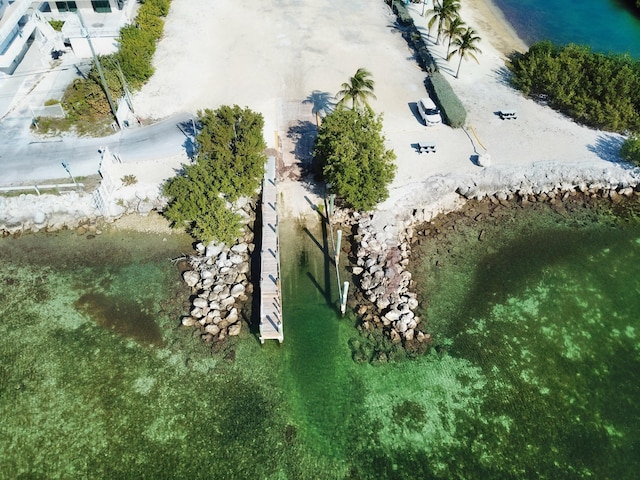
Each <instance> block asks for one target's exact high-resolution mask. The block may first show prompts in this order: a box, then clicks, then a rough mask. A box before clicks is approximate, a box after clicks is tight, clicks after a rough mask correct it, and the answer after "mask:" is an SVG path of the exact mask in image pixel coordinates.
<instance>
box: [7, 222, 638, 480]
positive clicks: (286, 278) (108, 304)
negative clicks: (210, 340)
mask: <svg viewBox="0 0 640 480" xmlns="http://www.w3.org/2000/svg"><path fill="white" fill-rule="evenodd" d="M494 223H495V224H490V223H487V224H483V225H477V224H474V225H470V226H469V227H468V228H467V227H464V226H462V224H461V225H460V227H458V228H457V229H456V230H457V232H456V235H455V236H447V237H444V238H442V239H441V240H439V241H438V242H432V241H428V242H426V243H425V244H423V246H422V247H421V251H420V252H418V251H417V250H416V251H415V252H416V254H418V253H419V254H420V258H421V259H422V260H421V261H420V267H419V268H418V267H416V272H415V277H416V278H420V279H421V284H422V285H423V286H424V287H425V290H426V292H428V295H427V296H426V298H425V300H426V301H425V305H426V308H425V311H424V312H423V315H424V316H425V317H426V318H427V321H428V323H429V325H430V327H431V328H432V329H433V331H434V332H435V333H436V334H437V342H436V343H437V344H438V349H437V351H436V349H435V348H434V349H433V350H432V351H431V352H430V353H429V354H427V355H425V356H424V357H421V358H419V359H417V360H405V361H398V362H395V363H387V364H380V363H375V364H368V363H364V364H362V363H356V362H354V361H353V360H351V357H352V352H351V349H350V345H353V343H354V341H356V342H362V341H364V340H363V339H361V338H360V337H359V336H358V334H357V333H356V331H355V329H354V328H353V319H352V318H349V317H348V318H345V319H341V318H340V317H339V315H337V314H336V308H335V303H336V300H337V291H336V282H335V277H334V275H335V270H334V269H333V267H332V266H331V265H329V264H328V263H327V262H326V261H325V258H324V256H323V251H322V250H323V248H324V247H325V241H324V240H323V232H322V231H321V229H320V228H319V227H318V226H314V225H313V222H312V224H311V225H309V226H308V229H307V230H305V229H304V228H303V226H301V225H299V224H293V223H289V224H286V223H285V224H284V225H283V226H282V232H283V236H282V247H283V295H284V322H285V323H284V328H285V342H284V344H283V345H279V344H277V342H268V343H267V344H265V345H263V346H261V345H260V344H259V342H258V341H257V340H256V339H255V337H253V336H251V335H249V334H247V333H246V332H245V334H244V336H242V338H240V339H238V340H237V341H235V342H234V343H231V344H229V345H227V346H226V347H225V348H224V349H223V351H221V352H219V353H218V354H216V355H215V356H212V355H211V353H210V350H209V349H208V348H207V347H205V346H204V345H202V344H201V342H200V341H199V339H197V338H192V335H191V333H190V331H189V329H182V328H178V327H177V325H178V319H179V315H180V314H181V313H183V307H182V301H183V300H184V299H185V298H186V297H187V295H188V292H186V291H185V290H184V289H183V285H182V283H181V281H180V279H179V273H178V271H177V269H176V267H175V266H174V265H172V264H171V262H169V261H168V259H169V258H171V257H175V256H178V255H179V254H180V253H181V252H185V251H186V250H187V249H188V248H189V240H188V239H186V238H183V237H177V236H170V237H167V238H166V241H163V239H162V237H155V236H149V235H145V236H142V235H133V234H127V235H123V234H118V235H116V234H104V235H101V236H98V237H96V238H95V239H93V240H87V239H86V238H84V237H77V236H75V235H73V234H64V235H63V234H60V235H57V236H53V237H45V236H27V237H23V238H20V239H2V240H1V241H0V260H2V261H1V262H0V300H1V302H0V478H20V477H21V476H22V477H24V478H27V477H28V478H38V477H40V478H51V477H56V478H289V479H298V478H309V479H317V478H327V479H333V478H363V479H364V478H443V479H444V478H447V479H449V478H492V479H493V478H589V477H590V476H591V478H635V474H636V472H637V471H638V467H639V466H640V465H638V463H640V461H639V460H638V459H639V458H640V452H639V451H638V450H639V449H640V438H638V437H639V435H640V433H639V432H640V407H638V406H637V405H638V403H639V402H638V401H639V400H640V390H639V387H638V385H640V378H638V377H639V376H640V368H639V367H640V365H638V363H639V362H640V338H639V335H640V325H639V323H638V318H637V314H636V312H638V311H639V310H640V303H639V302H640V300H639V299H640V295H639V294H640V267H639V265H640V263H639V262H638V256H639V255H640V225H639V222H638V221H637V220H633V219H632V220H627V221H625V222H618V221H617V220H615V219H614V218H613V217H611V216H610V215H608V214H607V213H606V212H605V211H602V212H600V214H599V215H595V214H593V213H580V214H571V215H569V214H567V213H566V212H564V213H562V214H558V213H556V212H554V211H551V210H545V211H531V212H527V211H520V212H518V215H511V214H509V215H505V216H504V217H502V218H501V219H500V221H498V222H494ZM478 228H483V229H484V230H485V236H484V237H483V238H484V240H483V241H482V242H479V241H478V234H477V229H478ZM436 261H437V263H436Z"/></svg>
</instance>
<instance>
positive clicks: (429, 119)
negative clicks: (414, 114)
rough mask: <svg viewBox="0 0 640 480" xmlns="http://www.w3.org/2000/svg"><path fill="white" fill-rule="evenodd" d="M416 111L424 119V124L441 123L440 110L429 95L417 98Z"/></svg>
mask: <svg viewBox="0 0 640 480" xmlns="http://www.w3.org/2000/svg"><path fill="white" fill-rule="evenodd" d="M418 112H419V113H420V116H421V117H422V120H424V123H425V125H427V126H428V125H435V124H437V123H442V117H441V116H440V110H438V107H436V104H435V103H433V100H431V99H430V98H429V97H425V98H421V99H420V100H418Z"/></svg>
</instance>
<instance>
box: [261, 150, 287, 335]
mask: <svg viewBox="0 0 640 480" xmlns="http://www.w3.org/2000/svg"><path fill="white" fill-rule="evenodd" d="M277 199H278V194H277V191H276V158H275V157H269V159H268V160H267V165H266V169H265V173H264V180H263V181H262V250H261V251H260V343H264V341H265V340H278V341H279V342H280V343H282V341H283V340H284V332H283V329H282V327H283V325H282V293H281V289H280V248H279V242H278V208H277Z"/></svg>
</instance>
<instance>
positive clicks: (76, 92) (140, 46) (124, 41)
mask: <svg viewBox="0 0 640 480" xmlns="http://www.w3.org/2000/svg"><path fill="white" fill-rule="evenodd" d="M141 3H142V5H141V6H140V9H139V10H138V15H137V17H136V19H135V22H134V24H133V25H127V26H125V27H123V28H122V29H121V30H120V37H119V39H118V41H119V43H120V48H119V50H118V52H116V53H114V54H112V55H106V56H101V57H100V64H101V65H102V69H103V72H104V75H105V78H106V81H107V85H108V88H109V91H110V93H111V96H112V97H113V98H114V101H115V100H116V99H118V98H119V97H120V96H121V95H122V93H123V91H124V85H122V80H121V79H120V74H119V72H118V65H120V68H121V69H122V73H123V75H124V78H125V80H126V82H127V84H128V86H129V87H130V88H132V89H137V88H140V87H141V86H142V85H144V83H145V82H146V81H148V80H149V78H151V76H152V75H153V73H154V70H153V65H152V63H151V62H152V59H153V54H154V53H155V51H156V42H157V41H158V39H160V37H162V32H163V29H164V19H163V17H165V16H166V15H167V14H168V13H169V5H170V0H145V1H143V2H141ZM62 103H63V107H64V109H65V111H66V112H67V114H68V116H69V118H68V119H66V120H65V121H64V123H65V125H67V126H68V125H77V124H82V123H92V122H99V121H109V122H110V115H111V109H110V106H109V102H108V100H107V97H106V93H105V92H104V89H103V87H102V83H101V81H100V76H99V75H98V70H97V67H96V66H95V65H94V66H93V67H92V68H91V70H90V71H89V73H88V74H87V75H86V77H85V78H82V79H78V80H76V81H75V82H73V84H71V85H70V86H69V87H68V88H67V90H66V91H65V93H64V96H63V100H62ZM59 128H64V126H63V125H59Z"/></svg>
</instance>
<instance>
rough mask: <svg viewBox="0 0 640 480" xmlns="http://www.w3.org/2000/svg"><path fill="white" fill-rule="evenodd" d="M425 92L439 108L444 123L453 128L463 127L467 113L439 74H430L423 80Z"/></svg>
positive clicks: (445, 80)
mask: <svg viewBox="0 0 640 480" xmlns="http://www.w3.org/2000/svg"><path fill="white" fill-rule="evenodd" d="M425 83H426V86H427V90H428V91H429V93H430V94H431V96H432V98H434V99H435V100H436V102H437V103H438V105H439V106H440V113H442V117H443V120H444V122H445V123H447V124H448V125H450V126H452V127H453V128H460V127H463V126H464V124H465V122H466V121H467V111H466V110H465V108H464V105H462V102H461V101H460V99H459V98H458V96H457V95H456V93H455V92H454V91H453V89H452V88H451V85H449V82H447V79H446V78H444V77H443V76H442V74H441V73H440V72H435V73H432V74H431V75H429V76H428V77H427V79H426V80H425Z"/></svg>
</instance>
